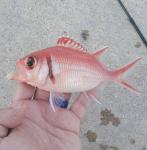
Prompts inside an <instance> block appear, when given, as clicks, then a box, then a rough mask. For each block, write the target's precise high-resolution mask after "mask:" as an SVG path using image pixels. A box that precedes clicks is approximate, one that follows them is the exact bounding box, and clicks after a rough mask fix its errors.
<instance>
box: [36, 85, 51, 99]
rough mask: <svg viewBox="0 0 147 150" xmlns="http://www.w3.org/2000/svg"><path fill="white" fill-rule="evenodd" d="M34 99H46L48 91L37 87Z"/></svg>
mask: <svg viewBox="0 0 147 150" xmlns="http://www.w3.org/2000/svg"><path fill="white" fill-rule="evenodd" d="M35 99H37V100H45V101H48V100H49V92H48V91H44V90H41V89H38V88H37V91H36V95H35Z"/></svg>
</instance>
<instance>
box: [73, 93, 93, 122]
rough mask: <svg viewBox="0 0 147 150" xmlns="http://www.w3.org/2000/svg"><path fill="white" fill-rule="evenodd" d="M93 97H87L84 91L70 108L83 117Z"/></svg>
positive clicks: (80, 117) (79, 116)
mask: <svg viewBox="0 0 147 150" xmlns="http://www.w3.org/2000/svg"><path fill="white" fill-rule="evenodd" d="M91 101H92V100H91V99H89V98H87V97H86V96H85V95H84V94H83V93H81V94H80V96H79V97H78V98H77V99H76V101H75V102H74V103H73V105H72V106H71V108H70V110H71V111H72V112H73V113H74V114H75V115H76V116H77V117H78V118H79V119H82V118H83V117H84V115H85V113H86V109H87V107H88V106H89V105H90V103H91Z"/></svg>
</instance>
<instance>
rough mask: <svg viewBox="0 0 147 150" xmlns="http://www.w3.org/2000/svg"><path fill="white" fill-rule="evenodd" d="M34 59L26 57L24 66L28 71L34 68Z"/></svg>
mask: <svg viewBox="0 0 147 150" xmlns="http://www.w3.org/2000/svg"><path fill="white" fill-rule="evenodd" d="M35 62H36V59H35V57H28V58H27V60H26V66H27V67H28V68H30V69H33V68H34V66H35Z"/></svg>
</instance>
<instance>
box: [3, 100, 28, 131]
mask: <svg viewBox="0 0 147 150" xmlns="http://www.w3.org/2000/svg"><path fill="white" fill-rule="evenodd" d="M27 105H28V103H27V102H26V101H21V103H20V102H19V103H18V102H17V103H14V104H13V107H9V108H3V109H0V125H2V126H4V127H7V128H14V127H16V126H17V125H19V124H20V123H21V122H22V120H23V119H24V116H25V112H26V110H27Z"/></svg>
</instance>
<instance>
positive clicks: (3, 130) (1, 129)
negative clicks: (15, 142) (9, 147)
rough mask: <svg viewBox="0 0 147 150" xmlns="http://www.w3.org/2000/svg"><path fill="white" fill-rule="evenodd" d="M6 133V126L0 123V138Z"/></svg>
mask: <svg viewBox="0 0 147 150" xmlns="http://www.w3.org/2000/svg"><path fill="white" fill-rule="evenodd" d="M7 135H8V128H7V127H4V126H2V125H0V138H4V137H6V136H7Z"/></svg>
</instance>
